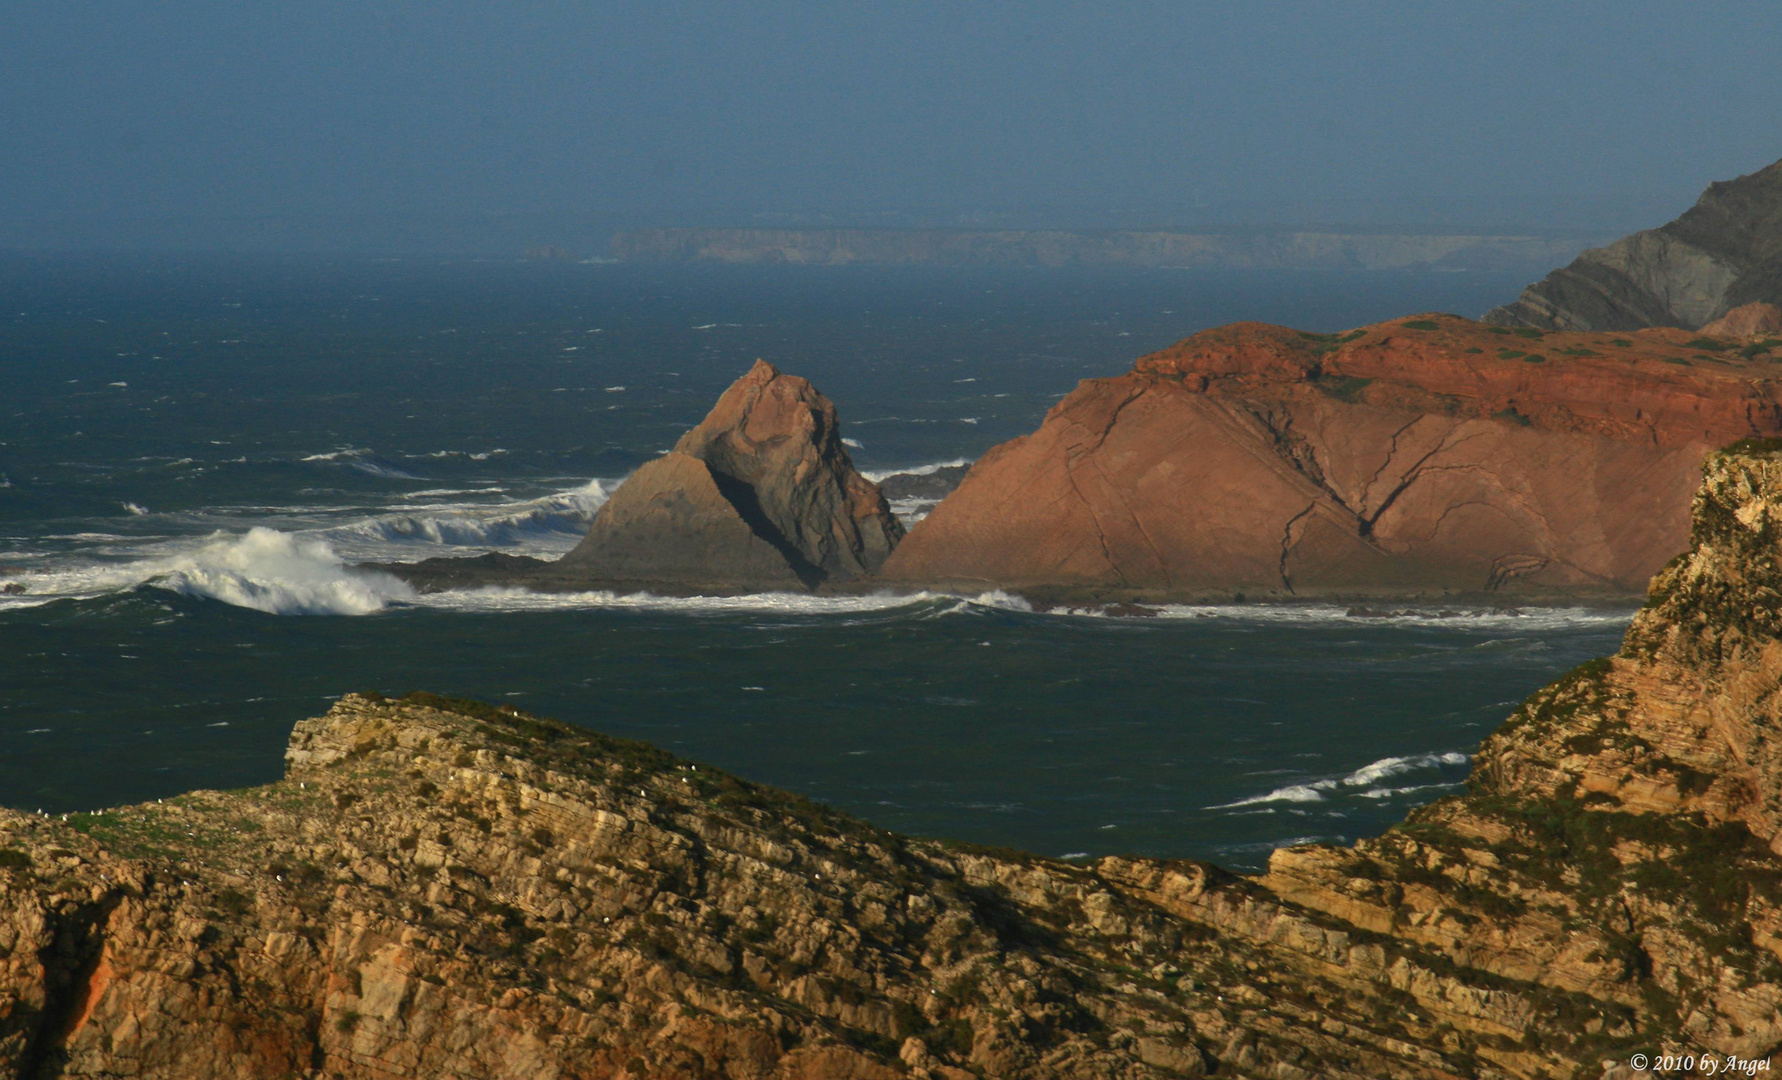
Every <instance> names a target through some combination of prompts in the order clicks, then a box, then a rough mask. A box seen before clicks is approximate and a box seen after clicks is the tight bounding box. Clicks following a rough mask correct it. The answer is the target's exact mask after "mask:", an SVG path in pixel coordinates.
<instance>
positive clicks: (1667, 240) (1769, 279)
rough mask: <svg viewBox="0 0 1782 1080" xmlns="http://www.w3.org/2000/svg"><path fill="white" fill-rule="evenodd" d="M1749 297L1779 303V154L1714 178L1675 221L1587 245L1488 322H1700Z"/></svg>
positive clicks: (1551, 326)
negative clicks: (1746, 171)
mask: <svg viewBox="0 0 1782 1080" xmlns="http://www.w3.org/2000/svg"><path fill="white" fill-rule="evenodd" d="M1751 303H1770V304H1776V303H1782V161H1778V162H1776V163H1775V164H1773V165H1770V166H1768V167H1767V168H1764V169H1760V170H1758V171H1757V172H1754V173H1751V174H1750V175H1748V176H1741V177H1739V178H1738V179H1736V180H1727V181H1723V182H1721V183H1716V184H1710V185H1709V186H1708V190H1707V191H1706V192H1704V193H1703V194H1702V197H1701V199H1700V201H1698V202H1697V203H1696V204H1695V206H1693V207H1691V208H1690V209H1689V210H1687V211H1686V212H1684V214H1683V215H1682V216H1681V217H1679V218H1677V220H1675V221H1673V222H1671V223H1670V224H1668V225H1663V226H1660V227H1659V228H1656V229H1647V230H1645V231H1644V232H1637V233H1634V234H1633V235H1631V236H1626V237H1623V238H1622V239H1620V240H1617V241H1615V242H1614V243H1613V244H1610V245H1608V246H1607V247H1602V248H1592V249H1591V250H1589V251H1586V252H1584V253H1583V254H1582V255H1580V256H1578V257H1577V259H1575V260H1574V261H1573V262H1572V263H1571V264H1570V265H1568V266H1566V267H1564V268H1562V269H1559V270H1555V271H1553V272H1552V273H1551V274H1548V275H1547V276H1546V277H1545V278H1543V279H1541V280H1540V281H1537V282H1535V283H1534V284H1533V285H1530V286H1529V287H1528V288H1526V289H1524V290H1522V295H1521V297H1520V298H1518V299H1517V300H1516V301H1515V302H1514V303H1511V304H1507V305H1505V306H1503V307H1500V308H1495V309H1493V310H1492V311H1490V312H1489V313H1487V314H1486V316H1485V321H1486V322H1490V323H1497V324H1500V325H1504V326H1533V327H1537V328H1540V329H1543V330H1637V329H1640V328H1642V327H1648V326H1681V327H1685V328H1690V329H1694V328H1698V327H1702V326H1703V325H1704V324H1706V323H1708V322H1710V321H1712V320H1715V319H1718V318H1720V317H1721V316H1723V315H1725V314H1726V313H1727V312H1729V311H1731V310H1732V309H1734V308H1737V307H1741V306H1743V305H1746V304H1751Z"/></svg>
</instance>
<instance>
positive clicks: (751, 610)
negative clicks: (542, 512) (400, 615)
mask: <svg viewBox="0 0 1782 1080" xmlns="http://www.w3.org/2000/svg"><path fill="white" fill-rule="evenodd" d="M412 602H413V603H415V604H417V605H419V606H422V607H431V608H441V609H448V610H452V611H468V612H503V611H560V610H568V609H577V608H608V609H622V610H637V611H664V612H668V611H672V612H681V613H684V614H689V615H702V614H704V615H724V614H752V615H857V614H870V613H873V612H882V611H896V610H899V609H903V608H916V607H923V606H927V607H931V608H935V609H936V610H937V611H940V612H942V613H945V612H948V611H952V610H955V609H962V608H964V607H966V606H968V605H971V604H974V603H977V600H976V599H972V600H967V599H965V598H964V597H957V596H948V595H945V594H939V593H927V592H919V593H904V594H893V593H871V594H868V595H865V596H812V595H811V594H809V593H783V592H761V593H744V594H742V595H739V596H660V595H657V594H655V593H647V592H639V593H618V592H611V591H608V590H604V589H601V590H591V591H588V592H567V593H541V592H532V591H531V590H528V589H520V588H508V587H489V588H482V589H467V590H461V591H451V592H437V593H426V594H423V595H421V596H418V597H416V598H415V599H414V600H413V601H412ZM985 606H989V605H988V604H986V605H985Z"/></svg>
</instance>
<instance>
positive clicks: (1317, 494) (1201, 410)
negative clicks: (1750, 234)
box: [882, 315, 1782, 598]
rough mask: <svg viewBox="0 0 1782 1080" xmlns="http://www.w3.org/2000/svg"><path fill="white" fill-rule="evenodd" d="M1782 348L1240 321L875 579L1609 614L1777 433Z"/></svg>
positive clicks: (1095, 410)
mask: <svg viewBox="0 0 1782 1080" xmlns="http://www.w3.org/2000/svg"><path fill="white" fill-rule="evenodd" d="M1779 361H1782V340H1771V341H1768V342H1767V343H1766V342H1752V343H1743V344H1741V343H1736V342H1733V341H1728V340H1711V339H1704V338H1698V337H1696V336H1694V335H1691V334H1688V333H1685V332H1682V331H1675V330H1652V331H1644V332H1640V333H1637V334H1632V335H1628V336H1625V337H1616V336H1612V335H1602V334H1581V333H1547V332H1543V331H1537V330H1532V329H1519V330H1515V331H1512V330H1509V329H1506V328H1503V327H1488V326H1484V325H1481V324H1479V323H1474V322H1470V321H1468V320H1465V319H1461V318H1457V317H1454V316H1450V315H1427V316H1417V317H1413V318H1409V319H1401V320H1394V321H1393V322H1389V323H1380V324H1377V325H1375V326H1370V327H1364V328H1362V329H1359V330H1354V331H1351V332H1349V333H1347V334H1342V335H1325V334H1310V333H1303V332H1298V331H1293V330H1289V329H1285V328H1283V327H1276V326H1268V325H1264V324H1260V323H1238V324H1234V325H1231V326H1226V327H1221V328H1218V329H1214V330H1209V331H1205V332H1203V333H1200V334H1197V335H1195V336H1193V337H1191V338H1188V339H1187V340H1185V341H1182V342H1180V343H1178V344H1176V345H1174V346H1172V347H1170V348H1168V349H1165V350H1163V351H1162V352H1158V353H1155V354H1152V355H1150V356H1146V357H1143V358H1141V359H1140V360H1139V361H1138V362H1137V363H1136V365H1135V366H1134V368H1133V370H1132V371H1131V372H1130V373H1128V374H1126V375H1124V376H1120V377H1118V378H1111V379H1092V380H1087V381H1085V382H1084V383H1082V384H1081V385H1080V386H1079V387H1078V388H1077V390H1076V391H1075V392H1073V393H1072V394H1070V395H1069V396H1068V397H1066V398H1065V399H1064V400H1063V401H1061V402H1059V403H1058V405H1056V406H1055V407H1054V408H1053V409H1052V410H1051V411H1050V412H1049V413H1048V414H1047V416H1046V419H1045V421H1044V423H1042V424H1041V426H1040V428H1039V430H1038V431H1036V432H1034V433H1033V434H1032V435H1028V436H1024V437H1022V438H1018V439H1015V440H1012V441H1010V442H1008V443H1004V444H1003V445H1001V446H999V447H996V448H995V449H994V450H992V451H990V452H989V453H987V454H985V455H984V456H983V457H981V458H980V459H979V460H978V461H977V463H976V464H975V465H974V466H973V467H972V470H971V472H970V473H969V474H968V475H967V476H966V478H965V480H964V482H963V483H961V484H960V486H959V488H958V490H957V491H955V492H954V493H953V494H952V495H950V496H948V497H947V499H946V500H945V501H944V502H942V503H941V504H940V506H938V507H937V508H936V509H935V510H934V511H933V513H931V514H930V515H929V516H928V517H927V518H926V519H925V520H923V521H922V522H920V523H919V524H918V525H916V526H915V527H914V528H913V529H912V531H911V533H910V535H909V537H908V539H906V540H905V541H904V542H903V544H902V545H901V546H900V547H899V548H898V550H897V552H896V553H895V554H894V555H893V556H892V558H891V559H890V560H889V561H888V562H887V563H886V564H885V567H884V569H883V571H882V577H883V578H884V579H887V580H891V581H898V582H907V583H911V584H917V583H920V584H923V585H937V584H938V585H947V586H952V587H960V588H982V587H984V586H985V585H991V584H993V585H996V586H1001V587H1010V588H1021V589H1024V590H1027V591H1029V592H1032V593H1036V594H1037V593H1043V592H1044V591H1045V590H1047V589H1053V590H1058V591H1061V592H1062V593H1066V594H1074V593H1089V594H1093V595H1097V596H1101V597H1106V598H1113V597H1118V596H1132V595H1144V596H1149V597H1152V598H1160V597H1181V598H1196V597H1212V598H1217V597H1225V598H1229V597H1230V596H1231V595H1232V594H1233V593H1234V592H1241V593H1244V594H1245V595H1247V596H1252V597H1254V596H1260V595H1277V596H1289V595H1297V596H1312V595H1414V594H1444V593H1499V594H1508V595H1522V596H1540V595H1546V596H1560V595H1564V596H1588V595H1600V596H1617V595H1620V596H1633V595H1637V594H1638V593H1639V592H1640V591H1641V590H1642V589H1643V587H1644V585H1645V582H1646V580H1647V578H1649V577H1650V576H1651V575H1652V574H1653V573H1654V572H1655V571H1656V570H1657V569H1658V568H1659V567H1660V566H1662V565H1663V564H1664V562H1665V560H1666V559H1668V558H1670V557H1671V556H1672V555H1674V554H1675V553H1676V552H1677V551H1679V550H1681V549H1682V547H1683V545H1684V543H1685V540H1686V538H1687V533H1688V519H1689V499H1690V494H1691V492H1692V491H1693V490H1694V489H1695V486H1696V481H1697V477H1698V475H1699V474H1698V472H1697V468H1698V465H1699V463H1700V461H1701V459H1702V457H1703V455H1704V454H1705V453H1706V452H1707V451H1708V449H1709V448H1710V447H1715V446H1722V445H1725V444H1726V443H1728V442H1731V441H1733V440H1734V439H1738V438H1743V437H1747V436H1752V435H1771V434H1775V433H1778V432H1782V384H1778V383H1777V382H1776V381H1775V379H1776V377H1777V376H1778V375H1779V374H1782V363H1778V362H1779Z"/></svg>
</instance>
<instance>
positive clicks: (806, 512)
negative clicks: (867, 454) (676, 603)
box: [543, 360, 903, 588]
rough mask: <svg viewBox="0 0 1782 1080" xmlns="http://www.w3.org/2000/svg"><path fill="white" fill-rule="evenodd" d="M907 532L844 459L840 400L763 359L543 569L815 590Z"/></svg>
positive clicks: (551, 574)
mask: <svg viewBox="0 0 1782 1080" xmlns="http://www.w3.org/2000/svg"><path fill="white" fill-rule="evenodd" d="M902 538H903V526H902V524H900V523H899V522H898V520H897V519H896V517H894V516H893V515H892V513H891V509H890V507H889V506H888V505H886V503H885V499H884V496H883V495H881V494H880V493H879V489H878V487H877V486H876V485H875V484H873V482H872V481H870V480H868V479H866V478H865V477H864V476H861V475H860V473H859V472H857V471H856V470H855V468H854V463H853V461H852V460H851V459H850V458H849V457H848V452H847V449H846V448H845V447H844V446H843V445H842V442H841V434H840V425H839V423H838V422H837V420H836V415H835V406H834V405H832V404H831V403H830V401H829V399H828V398H826V397H824V396H823V395H822V394H820V393H818V392H817V390H816V388H815V387H813V386H811V384H810V383H809V382H807V381H805V380H804V379H801V378H798V377H796V376H791V375H782V374H780V373H779V372H778V371H777V370H775V369H774V367H773V365H771V364H769V363H767V362H766V361H762V360H758V361H756V362H755V366H754V367H753V368H752V369H750V371H749V372H748V374H746V375H744V376H743V377H742V378H740V379H738V380H737V381H736V382H735V383H734V384H732V385H731V387H730V389H729V390H726V391H725V392H724V395H723V397H721V398H719V399H718V403H717V405H715V406H714V407H713V408H712V411H711V412H710V414H708V415H707V416H706V418H705V420H704V421H703V422H701V423H700V425H699V426H698V427H696V428H694V429H693V430H691V431H689V432H687V433H686V434H685V435H683V436H682V437H681V439H680V441H679V442H678V443H676V444H675V448H674V450H673V451H671V452H670V453H668V454H666V455H664V456H663V457H661V458H659V459H658V460H656V461H652V462H649V463H648V464H645V465H644V466H643V467H641V468H639V469H638V470H637V471H636V472H635V473H633V474H631V476H630V477H629V478H628V479H627V480H626V481H625V483H624V484H623V485H621V486H620V487H619V490H618V491H616V492H614V493H613V496H612V498H610V499H609V500H607V502H606V503H605V504H604V505H603V506H601V508H600V511H599V512H598V513H597V514H596V515H595V517H594V522H593V525H592V526H591V527H590V528H589V530H588V535H587V536H586V537H585V538H584V539H583V540H582V542H581V543H580V544H578V545H577V546H576V547H575V549H574V550H573V551H571V552H570V553H569V554H568V555H566V556H564V557H563V559H562V560H561V561H560V562H558V563H557V564H556V565H555V566H554V567H552V568H550V569H549V570H548V571H547V572H546V573H545V574H544V575H543V576H544V577H548V578H549V579H550V580H549V584H551V585H553V586H558V587H561V586H563V585H565V584H571V583H576V582H583V583H587V584H607V583H627V582H630V583H641V584H669V585H671V586H673V585H679V586H682V587H700V586H708V585H709V586H714V587H719V588H801V587H803V588H810V587H815V586H817V585H819V584H823V583H826V582H841V581H847V580H849V579H851V578H855V577H859V576H862V575H865V574H870V573H872V572H873V571H875V570H877V569H878V568H879V566H880V564H881V563H883V562H884V561H885V557H886V556H887V555H889V554H890V553H891V549H892V548H893V547H895V546H896V544H897V542H898V541H899V540H900V539H902Z"/></svg>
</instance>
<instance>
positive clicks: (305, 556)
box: [151, 528, 415, 615]
mask: <svg viewBox="0 0 1782 1080" xmlns="http://www.w3.org/2000/svg"><path fill="white" fill-rule="evenodd" d="M151 580H152V583H153V584H155V585H158V586H160V587H162V588H166V589H171V590H173V591H175V592H180V593H184V594H186V595H188V596H201V597H207V598H209V599H212V600H221V601H222V602H224V603H226V604H234V605H235V606H237V607H245V608H252V609H254V610H255V611H264V612H267V613H268V614H273V615H368V614H370V613H371V612H374V611H381V610H382V609H383V608H384V607H385V606H387V605H388V604H390V603H391V602H394V601H404V600H412V599H413V598H414V595H415V594H414V590H413V589H411V588H410V587H409V586H408V585H406V584H404V583H403V582H400V581H398V580H396V579H395V578H393V577H391V576H389V575H388V574H380V573H372V572H367V571H362V570H355V569H353V568H351V567H348V566H347V565H346V563H345V561H344V560H342V559H341V558H340V556H338V555H336V554H335V553H334V551H333V549H332V548H330V547H329V546H328V544H327V543H325V542H324V541H321V540H315V539H303V538H300V537H296V536H293V535H291V534H290V533H282V532H278V531H277V530H274V529H266V528H254V529H250V530H248V531H247V532H246V533H244V534H240V535H234V536H231V535H227V534H223V533H218V534H216V535H215V536H213V537H212V538H211V539H210V540H209V541H208V542H206V543H205V545H204V546H203V547H202V548H200V549H198V550H197V551H195V552H192V553H190V554H188V555H185V556H183V557H180V558H179V559H177V560H175V562H174V564H173V565H171V566H169V567H167V568H166V569H164V570H163V571H162V572H161V573H159V574H156V575H155V576H154V578H152V579H151Z"/></svg>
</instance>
